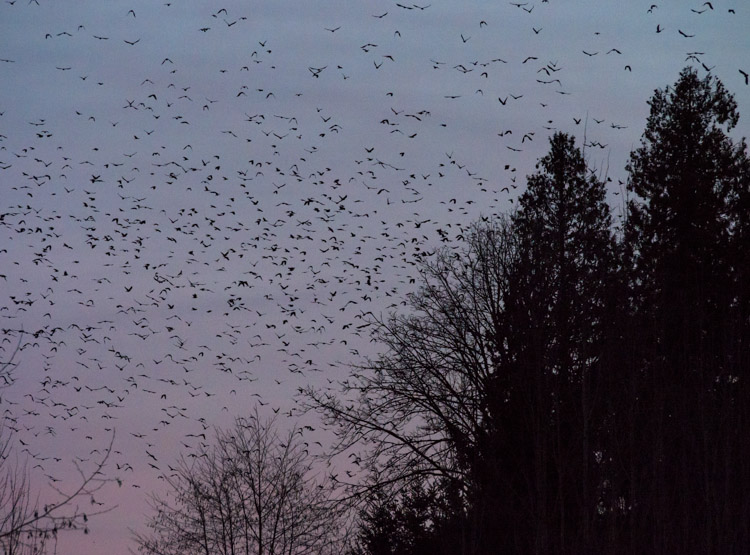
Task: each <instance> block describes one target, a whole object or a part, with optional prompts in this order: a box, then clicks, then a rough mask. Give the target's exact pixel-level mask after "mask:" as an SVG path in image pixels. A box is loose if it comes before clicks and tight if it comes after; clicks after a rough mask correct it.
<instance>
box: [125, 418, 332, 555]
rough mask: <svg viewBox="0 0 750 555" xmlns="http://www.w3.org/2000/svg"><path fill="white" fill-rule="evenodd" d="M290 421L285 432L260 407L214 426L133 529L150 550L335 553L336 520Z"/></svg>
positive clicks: (160, 554)
mask: <svg viewBox="0 0 750 555" xmlns="http://www.w3.org/2000/svg"><path fill="white" fill-rule="evenodd" d="M299 435H300V433H299V429H297V428H292V429H291V430H289V432H288V433H286V434H285V435H284V436H280V435H279V434H278V432H277V429H276V423H275V420H273V419H270V420H263V419H262V418H261V417H260V416H259V414H258V412H257V410H256V412H255V413H253V414H252V415H251V416H250V417H248V418H239V419H237V420H236V421H235V425H234V427H233V428H231V429H228V430H223V431H221V430H219V431H217V434H216V443H215V444H214V445H213V447H210V448H207V449H205V450H203V451H202V452H200V453H195V454H193V456H192V457H187V458H186V457H183V458H181V459H180V461H179V463H178V464H177V467H176V469H174V470H173V472H172V474H170V475H169V476H166V477H165V479H166V481H167V483H168V484H169V486H170V487H171V494H172V495H171V497H172V499H170V498H169V497H154V498H153V499H152V505H153V508H154V510H155V511H156V514H155V515H154V516H153V517H152V518H151V520H150V521H149V523H148V527H149V528H150V529H151V532H150V534H143V535H141V534H137V535H136V540H137V542H138V545H139V550H140V551H141V552H142V553H149V554H153V555H167V554H175V555H176V554H178V553H179V554H182V553H205V554H206V555H216V554H230V553H231V554H235V553H243V554H246V555H251V554H253V555H255V554H257V555H304V554H316V555H317V554H325V553H334V552H338V550H340V546H338V544H337V543H336V540H337V538H338V534H339V530H338V528H337V526H338V525H339V523H340V521H339V519H338V518H337V514H336V510H335V508H334V507H333V505H332V504H330V503H328V500H327V497H326V493H325V490H324V489H323V488H322V487H318V485H317V484H316V483H314V482H313V481H312V479H311V477H310V471H311V468H310V457H309V455H308V452H307V450H306V449H305V447H304V445H303V443H302V441H301V439H300V437H299Z"/></svg>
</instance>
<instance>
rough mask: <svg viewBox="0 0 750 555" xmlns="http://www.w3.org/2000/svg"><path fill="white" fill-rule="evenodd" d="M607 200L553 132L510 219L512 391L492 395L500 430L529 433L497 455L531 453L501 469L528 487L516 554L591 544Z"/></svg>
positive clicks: (566, 140) (571, 144)
mask: <svg viewBox="0 0 750 555" xmlns="http://www.w3.org/2000/svg"><path fill="white" fill-rule="evenodd" d="M605 197H606V191H605V187H604V184H603V183H602V181H601V180H599V179H597V177H596V176H595V174H594V173H593V172H592V171H590V170H589V169H588V168H587V165H586V162H585V160H584V157H583V154H582V153H581V151H580V149H578V148H577V147H576V146H575V141H574V138H573V137H571V136H569V135H567V134H564V133H556V134H555V135H554V136H553V137H552V138H551V139H550V151H549V153H548V154H547V155H546V156H545V157H544V158H542V159H541V160H540V162H539V163H538V164H537V172H536V173H535V174H534V175H531V176H529V178H528V184H527V190H526V192H525V193H524V194H523V195H522V196H521V198H520V202H519V210H518V212H517V213H516V214H515V215H514V217H513V227H514V231H515V233H516V235H517V237H518V239H517V242H518V249H519V252H518V264H517V266H516V268H515V271H514V275H513V278H512V279H511V280H510V283H511V284H512V288H511V291H510V293H509V295H508V299H509V300H508V306H507V311H508V313H509V320H510V322H511V324H510V326H509V330H508V332H509V335H508V340H507V344H508V346H509V350H510V352H511V356H510V357H509V359H510V360H511V361H512V366H513V370H512V372H511V375H512V376H513V378H512V382H511V383H512V386H511V387H512V392H510V393H507V392H503V393H502V394H501V395H500V396H498V402H497V412H498V413H499V414H501V415H503V414H505V415H506V417H505V418H503V417H500V418H499V422H498V426H497V427H498V429H502V428H509V427H524V426H526V427H525V428H524V432H525V436H526V437H525V439H523V440H521V441H523V442H525V446H524V447H522V446H521V445H523V444H519V443H516V444H515V445H513V444H512V443H508V444H507V445H503V446H502V447H501V448H500V452H508V450H511V449H513V450H516V449H521V450H524V451H525V452H526V453H527V457H528V460H526V461H524V463H522V465H520V466H517V467H516V468H515V469H509V470H510V471H511V472H513V471H514V472H516V473H519V472H520V473H521V474H522V475H525V478H524V480H525V482H526V483H525V484H523V481H524V480H521V481H519V484H518V486H517V489H520V487H521V486H522V485H523V487H525V491H524V494H525V495H526V499H527V506H526V507H525V509H526V511H527V514H528V515H530V516H531V518H530V519H529V521H530V523H531V527H530V529H528V530H527V534H526V535H527V537H526V541H528V542H529V543H528V544H527V545H525V546H518V545H514V546H512V548H515V549H517V548H519V547H521V549H522V551H523V552H533V553H586V550H587V549H590V548H591V546H592V545H593V527H594V525H595V518H596V499H597V497H598V491H597V489H598V487H599V484H600V479H599V477H598V476H597V474H598V472H599V471H598V470H597V469H596V468H595V466H596V464H597V462H596V461H595V459H594V452H595V451H601V450H602V449H603V448H604V447H603V442H604V440H605V438H604V437H603V433H602V429H601V427H600V426H599V425H598V424H596V423H595V422H596V418H595V414H596V413H597V412H601V406H602V404H601V402H600V396H599V393H600V392H599V386H600V379H599V376H598V374H600V373H601V363H602V354H603V353H602V347H603V344H604V333H605V330H604V322H605V308H606V299H607V288H608V287H609V283H610V277H609V272H610V268H611V267H612V260H613V248H614V242H613V239H612V233H611V217H610V210H609V207H608V205H607V203H606V200H605ZM506 371H507V369H506ZM513 396H515V397H516V398H515V399H513ZM509 397H510V402H507V399H508V398H509ZM509 411H514V412H513V413H509ZM507 439H513V440H514V441H516V442H518V438H517V437H516V438H510V437H508V438H507ZM498 447H499V446H498ZM506 471H507V470H506ZM503 479H505V478H503Z"/></svg>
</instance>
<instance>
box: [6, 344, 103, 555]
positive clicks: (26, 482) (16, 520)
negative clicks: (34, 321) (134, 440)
mask: <svg viewBox="0 0 750 555" xmlns="http://www.w3.org/2000/svg"><path fill="white" fill-rule="evenodd" d="M18 345H19V346H20V341H19V344H18ZM17 352H18V346H17V347H16V349H15V351H14V352H13V353H12V354H11V355H10V357H9V359H8V360H7V361H5V362H2V363H0V393H2V391H3V390H4V389H6V388H7V387H9V386H10V385H12V384H13V370H14V369H15V364H16V363H14V362H13V360H14V358H15V355H16V354H17ZM1 398H2V397H0V399H1ZM114 439H115V436H114V434H113V435H112V439H111V440H110V443H109V446H108V447H107V449H106V450H105V451H104V454H103V456H102V458H101V460H100V461H99V462H98V463H97V464H96V465H95V467H94V469H93V470H92V471H86V470H85V469H84V468H82V467H81V466H80V465H78V464H77V463H76V471H77V472H78V475H79V481H78V483H77V485H75V486H74V488H73V489H72V490H70V489H67V490H65V489H62V488H60V487H57V486H55V485H53V484H50V488H51V489H52V490H53V491H54V493H55V494H56V496H57V497H56V499H55V500H54V501H50V502H48V503H44V504H42V503H41V501H40V497H39V495H38V494H37V493H35V491H34V487H33V484H32V480H31V475H30V473H29V471H28V468H27V467H26V465H25V464H24V463H23V462H22V461H21V460H20V459H19V458H18V457H17V456H16V454H15V453H14V450H13V447H12V445H13V435H12V433H11V432H7V430H6V429H5V428H0V551H2V553H3V554H7V555H23V554H29V555H37V554H42V553H45V552H46V549H47V546H48V544H49V543H50V542H54V541H55V540H56V539H57V536H58V534H59V533H60V532H62V531H64V530H83V531H84V533H87V532H88V522H89V518H90V517H92V516H95V515H99V514H102V513H104V512H107V511H110V510H112V509H114V508H115V507H107V508H105V509H103V510H98V511H94V512H86V511H84V510H82V509H81V508H80V507H78V505H77V502H78V501H79V500H82V499H85V498H87V497H92V496H93V495H94V494H95V493H96V492H97V491H99V490H100V489H101V488H102V487H103V486H104V485H105V484H106V483H107V482H108V481H110V480H109V479H107V478H106V477H105V475H104V473H103V471H104V467H105V466H106V464H107V460H108V459H109V456H110V453H111V452H112V445H113V444H114Z"/></svg>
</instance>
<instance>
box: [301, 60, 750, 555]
mask: <svg viewBox="0 0 750 555" xmlns="http://www.w3.org/2000/svg"><path fill="white" fill-rule="evenodd" d="M650 106H651V114H650V116H649V119H648V122H647V125H646V130H645V132H644V135H643V139H642V142H641V145H640V147H639V148H638V149H636V150H635V151H634V152H633V153H632V154H631V158H630V163H629V164H628V167H627V170H628V172H629V179H628V185H627V187H628V191H629V193H630V195H631V197H630V199H629V203H628V213H627V220H626V223H625V226H624V231H623V235H622V237H620V238H619V241H617V240H616V239H615V238H614V236H613V230H612V225H611V218H610V210H609V207H608V205H607V204H606V201H605V185H604V183H603V182H602V181H601V180H599V179H598V178H597V177H596V176H595V175H594V174H593V172H591V171H590V170H589V169H588V168H587V167H586V163H585V159H584V157H583V155H582V153H581V152H580V150H579V149H578V148H576V146H575V142H574V140H573V138H572V137H570V136H568V135H566V134H563V133H556V134H555V135H554V136H553V137H552V138H551V140H550V151H549V153H548V154H547V155H546V156H545V157H543V158H542V159H541V160H540V161H539V164H538V165H537V172H536V173H535V174H533V175H531V176H529V177H528V180H527V184H528V187H527V190H526V192H525V193H524V194H523V195H521V197H520V199H519V208H518V211H517V212H516V213H514V214H512V215H511V216H510V217H505V218H498V219H494V220H491V219H485V220H483V221H481V222H478V223H477V224H475V226H474V227H473V228H472V232H471V233H470V234H467V236H466V239H465V244H464V246H463V247H458V248H454V249H450V248H444V249H443V250H440V251H438V252H437V253H436V255H435V256H434V257H433V258H431V259H422V260H421V261H420V264H421V266H420V268H421V278H422V283H421V287H420V289H419V291H418V292H417V293H415V294H413V295H411V296H410V297H409V299H408V301H409V303H408V305H409V309H410V312H409V313H408V314H406V315H392V316H390V317H388V318H386V319H382V320H376V321H374V322H373V323H374V324H375V328H376V331H375V333H374V338H375V339H376V340H378V341H380V343H381V344H382V345H383V347H384V349H385V352H384V354H383V355H381V356H380V357H379V358H377V359H375V360H371V361H368V363H367V364H365V365H364V366H363V367H361V368H357V369H356V371H355V372H354V374H353V376H352V378H351V379H350V380H348V381H347V382H345V383H344V390H343V393H342V395H339V396H336V395H334V394H331V393H321V392H319V391H317V390H314V389H308V390H307V398H308V402H309V405H310V406H311V407H312V408H315V409H317V410H319V411H320V412H322V413H323V415H324V416H325V417H326V418H327V419H328V423H329V424H332V425H333V428H334V430H335V431H336V433H337V434H338V438H339V443H338V444H337V446H336V448H335V449H334V452H335V453H339V454H340V453H352V452H357V451H355V450H356V449H359V450H360V451H359V452H357V453H358V454H357V456H356V458H355V460H356V461H357V462H358V465H359V467H360V469H361V470H362V472H363V473H364V475H365V476H366V477H367V480H366V481H364V482H363V481H357V480H353V481H352V482H351V483H346V484H344V485H346V486H347V487H348V488H349V490H348V491H349V493H350V494H351V496H352V498H358V499H361V500H363V502H364V505H365V509H364V510H363V512H362V513H361V515H362V518H361V534H360V539H361V541H360V545H359V548H360V550H359V552H361V553H366V554H369V555H380V554H381V553H395V552H400V553H412V552H418V551H415V550H417V549H418V547H419V548H422V547H423V546H432V547H431V548H428V549H433V552H438V551H437V550H439V546H446V545H450V546H452V549H453V552H458V553H537V554H548V553H550V554H552V553H554V554H580V553H641V552H649V553H660V554H678V553H701V554H707V555H708V554H723V553H731V554H734V553H737V554H739V553H744V552H746V550H747V546H748V545H750V504H749V503H748V502H747V499H746V495H745V491H746V490H747V487H748V486H750V465H747V464H745V461H747V460H748V458H749V457H750V440H748V438H747V434H746V433H744V425H745V423H746V422H748V420H749V418H748V417H750V391H749V389H748V385H747V382H748V379H749V378H750V376H748V371H747V369H748V368H749V367H750V348H749V347H748V345H750V318H749V316H750V294H749V293H750V288H748V286H747V282H748V281H747V280H748V277H750V271H749V269H750V252H748V250H749V249H750V216H749V214H750V161H749V160H748V155H747V147H746V144H745V142H744V140H743V141H740V142H738V143H735V142H733V141H732V140H731V139H730V138H729V136H728V132H729V131H731V129H732V128H733V127H734V125H735V124H736V123H737V119H738V114H737V110H736V104H735V103H734V100H733V98H732V97H731V95H729V94H728V93H727V92H726V90H725V89H724V88H723V86H722V84H721V82H720V81H718V80H717V79H715V78H713V77H711V76H707V77H705V78H702V79H701V78H699V77H698V75H697V73H696V72H695V71H694V70H692V69H690V68H687V69H685V70H683V71H682V73H681V74H680V77H679V79H678V81H677V83H676V84H675V85H674V86H673V87H667V88H666V89H665V90H657V91H656V92H655V94H654V96H653V98H652V99H651V101H650ZM436 484H440V485H441V488H443V489H439V490H433V489H430V488H432V487H434V486H435V485H436ZM425 485H426V486H427V487H426V489H420V488H423V486H425ZM448 491H451V492H454V493H455V496H454V497H450V496H446V495H445V492H448ZM425 492H432V493H430V494H429V495H428V494H426V493H425ZM447 498H450V499H453V500H454V501H455V502H454V503H452V504H451V505H450V511H449V512H448V513H445V514H446V515H447V516H446V519H445V520H444V522H447V523H450V525H449V526H445V527H444V528H442V529H441V530H440V532H438V531H436V529H434V528H431V526H432V523H434V522H438V521H440V519H439V518H436V517H433V516H430V515H432V513H431V512H430V510H432V509H434V508H435V507H434V506H433V507H431V508H428V507H427V505H430V504H433V505H439V504H440V503H441V500H443V499H447ZM425 503H427V505H425ZM441 534H442V536H441ZM436 540H439V541H436Z"/></svg>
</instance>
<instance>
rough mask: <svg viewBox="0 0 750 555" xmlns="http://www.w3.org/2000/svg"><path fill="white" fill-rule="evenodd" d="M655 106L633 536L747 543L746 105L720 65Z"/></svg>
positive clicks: (636, 323)
mask: <svg viewBox="0 0 750 555" xmlns="http://www.w3.org/2000/svg"><path fill="white" fill-rule="evenodd" d="M649 105H650V108H651V109H650V115H649V118H648V122H647V125H646V130H645V132H644V134H643V137H642V140H641V145H640V147H639V148H638V149H636V150H635V151H634V152H633V153H631V158H630V163H629V165H628V167H627V170H628V172H629V180H628V191H629V192H630V193H631V194H632V195H633V197H632V199H631V200H630V202H629V205H628V220H627V223H626V230H625V246H626V249H627V251H628V252H629V254H630V260H631V262H632V265H631V268H630V271H631V274H630V276H631V277H630V286H631V293H632V303H633V319H632V320H631V323H630V325H631V328H632V329H635V330H638V333H637V334H636V335H634V336H631V340H632V341H633V342H634V343H636V344H637V345H638V346H639V347H640V349H639V351H638V358H637V360H635V361H634V367H633V369H632V371H633V372H634V373H636V374H638V375H639V376H641V378H642V383H641V387H640V389H639V391H638V393H637V397H638V398H637V400H636V399H633V402H634V403H636V402H637V403H640V404H641V405H642V406H644V407H647V410H645V411H640V413H639V421H638V422H632V423H631V425H632V426H635V427H637V428H638V429H640V430H642V432H643V433H641V434H640V437H641V439H642V441H643V443H642V444H641V447H642V448H641V449H637V448H635V449H633V451H634V452H637V451H640V452H641V453H643V456H642V457H641V460H639V461H638V465H634V468H635V466H638V469H637V470H635V471H634V475H633V476H632V479H633V480H634V481H636V482H637V487H636V488H635V489H634V490H633V498H632V499H630V500H629V502H630V503H632V504H635V505H637V506H638V507H639V509H638V516H637V518H636V519H634V520H636V521H637V524H634V526H635V527H636V528H637V529H638V533H637V534H636V535H634V536H633V543H637V544H638V545H640V546H642V547H645V546H648V548H649V549H652V550H653V552H655V553H685V552H693V553H734V552H739V551H738V549H739V546H740V545H741V543H740V542H744V545H747V542H748V540H750V538H749V537H748V536H747V526H748V525H747V521H748V517H750V514H748V512H747V508H745V509H744V510H741V511H740V510H739V509H740V507H742V506H743V505H746V503H743V502H741V501H740V500H739V499H736V498H735V497H734V492H736V491H737V489H736V488H737V486H738V485H740V484H741V483H744V485H745V486H747V485H748V482H747V478H748V474H747V472H746V471H743V470H741V469H742V467H743V466H745V467H746V466H747V465H746V464H745V465H742V461H741V460H740V459H739V458H738V456H739V454H740V453H745V454H747V447H746V445H745V444H746V443H747V442H746V440H745V439H744V438H741V437H740V436H739V435H738V434H737V433H736V431H735V430H733V428H734V427H736V426H739V425H740V424H741V423H742V422H743V421H745V418H746V409H744V408H741V407H740V406H739V405H741V404H742V403H741V401H744V404H747V403H746V401H747V391H746V390H747V387H746V385H745V381H746V380H747V379H748V378H750V376H748V375H747V369H746V368H745V369H744V373H745V375H744V376H739V373H740V372H742V371H743V369H741V368H740V367H738V365H737V364H736V361H737V360H738V359H744V360H745V361H747V349H748V345H747V342H746V341H745V343H744V344H743V345H742V346H741V347H739V349H740V351H742V352H740V353H738V352H737V348H738V344H737V342H738V341H739V342H740V344H742V341H741V340H742V339H743V337H742V336H743V335H744V336H745V337H744V339H745V340H746V339H747V334H746V333H745V332H742V331H739V332H738V325H739V327H740V328H741V327H742V325H744V324H740V323H739V322H740V321H741V320H742V318H739V320H738V319H737V318H736V313H737V311H738V310H744V309H743V308H742V306H741V305H742V304H743V303H744V304H746V302H747V301H746V299H747V295H746V293H743V291H745V290H746V288H747V285H746V283H740V280H739V279H738V277H739V275H740V274H741V272H742V270H741V269H742V268H744V267H746V261H745V260H743V259H742V256H743V254H742V251H743V249H746V247H742V246H739V243H738V239H739V238H740V237H741V236H742V235H743V234H744V235H745V237H747V235H746V234H747V220H746V218H747V216H746V214H742V211H741V210H738V209H737V207H738V206H739V205H740V204H741V203H742V202H743V201H742V200H741V199H746V198H747V187H748V176H750V173H749V172H748V160H747V148H746V145H745V143H744V140H743V141H741V142H739V143H737V144H735V143H734V142H733V141H732V139H731V138H730V137H729V136H728V133H729V131H731V129H732V128H733V127H734V126H735V125H736V124H737V121H738V118H739V114H738V112H737V105H736V103H735V101H734V98H733V97H732V95H730V94H729V93H728V92H727V91H726V89H725V88H724V86H723V85H722V83H721V82H720V81H719V80H718V79H716V78H715V77H712V76H711V75H710V74H709V75H707V76H706V77H703V78H701V77H699V76H698V74H697V72H696V71H695V70H693V69H691V68H685V69H684V70H683V71H682V72H681V73H680V76H679V79H678V80H677V82H676V83H675V85H674V86H672V87H667V88H666V89H664V90H657V91H656V92H655V93H654V96H653V97H652V99H651V100H650V102H649ZM743 240H746V239H743ZM745 254H746V253H745ZM745 314H747V313H746V312H745ZM738 504H739V505H738ZM743 518H744V519H745V524H744V525H743V524H742V519H743ZM737 534H740V535H741V537H739V536H738V535H737ZM634 547H635V546H634Z"/></svg>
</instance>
